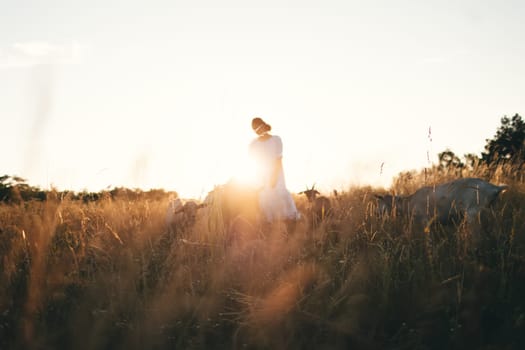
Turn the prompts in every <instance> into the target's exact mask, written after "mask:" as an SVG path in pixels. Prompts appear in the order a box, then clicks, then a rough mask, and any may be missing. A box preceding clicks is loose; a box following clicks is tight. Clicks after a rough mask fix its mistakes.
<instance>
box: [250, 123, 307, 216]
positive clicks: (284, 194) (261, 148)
mask: <svg viewBox="0 0 525 350" xmlns="http://www.w3.org/2000/svg"><path fill="white" fill-rule="evenodd" d="M252 128H253V131H255V133H256V134H257V138H256V139H255V140H253V141H252V142H251V143H250V154H251V156H252V157H253V158H254V159H255V160H256V162H257V166H258V173H257V181H258V186H259V188H260V191H259V205H260V208H261V210H262V212H263V214H264V217H265V219H266V221H267V222H269V223H272V222H276V221H280V220H285V221H292V222H295V220H297V219H298V218H299V214H298V212H297V208H296V207H295V203H294V201H293V198H292V196H291V194H290V192H288V190H287V189H286V182H285V180H284V171H283V163H282V152H283V144H282V141H281V138H280V137H279V136H277V135H270V134H269V132H270V131H271V130H272V127H271V126H270V125H269V124H267V123H266V122H264V120H262V119H261V118H253V120H252Z"/></svg>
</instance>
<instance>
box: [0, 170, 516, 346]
mask: <svg viewBox="0 0 525 350" xmlns="http://www.w3.org/2000/svg"><path fill="white" fill-rule="evenodd" d="M489 170H490V169H481V168H479V169H471V170H470V171H469V172H468V173H454V174H446V173H439V172H437V171H434V170H433V171H427V172H425V171H423V172H417V173H416V172H413V173H411V174H404V175H402V176H399V177H398V178H397V179H396V181H395V182H394V186H393V188H392V189H390V190H392V191H394V192H397V193H408V192H411V191H413V190H415V189H416V188H417V187H419V186H422V185H424V184H429V183H433V182H435V183H439V182H442V181H444V180H446V179H449V178H453V177H457V176H470V175H475V176H483V177H484V178H486V179H488V180H492V181H494V182H505V183H507V184H508V185H509V186H510V190H509V191H508V192H507V193H506V194H505V195H504V196H503V198H502V200H501V201H500V202H499V203H498V204H497V205H496V207H494V208H493V209H492V210H491V211H490V212H489V213H487V214H485V215H484V216H483V217H482V218H481V220H482V222H483V227H484V235H483V240H482V242H481V243H480V244H479V245H476V246H473V245H472V243H471V241H470V240H469V236H468V230H467V228H466V227H464V226H463V225H458V226H457V227H433V228H432V230H431V231H430V232H429V233H424V232H417V231H415V230H414V229H413V228H412V226H411V224H410V222H406V221H404V220H401V219H396V218H389V217H383V218H378V217H376V216H375V215H374V213H375V210H374V209H375V202H374V200H373V194H374V193H376V192H380V191H384V189H376V188H371V187H353V188H349V189H348V190H347V191H344V192H342V193H339V194H338V196H337V197H331V200H332V203H333V212H332V213H331V215H330V216H329V217H328V218H326V219H325V220H324V221H322V222H319V223H317V224H316V225H311V223H310V222H309V221H307V220H305V221H303V222H300V223H298V225H297V227H296V229H295V232H294V233H292V234H291V233H288V234H287V233H285V231H286V230H285V227H283V226H281V227H280V226H276V227H266V226H257V225H256V226H254V225H252V224H251V223H250V222H244V221H242V220H240V221H237V222H235V223H234V225H233V226H232V225H230V226H228V227H224V225H223V220H222V218H221V214H220V210H218V208H213V207H212V208H210V210H208V211H206V213H203V214H201V215H200V216H199V217H198V218H197V222H196V223H195V225H194V226H193V227H186V228H184V229H181V230H177V232H176V233H175V234H169V233H168V231H167V230H166V228H165V227H164V219H165V213H166V207H167V204H168V203H167V201H168V199H167V198H159V199H157V200H126V199H117V200H113V199H111V198H109V197H108V198H104V199H101V200H100V201H97V202H91V203H82V202H79V201H73V200H70V199H68V198H62V199H60V198H54V199H50V200H48V201H46V202H25V203H20V204H18V205H0V257H1V264H2V268H1V271H0V348H2V349H17V348H20V349H22V348H35V349H62V348H63V349H71V348H75V349H168V348H170V349H171V348H177V349H179V348H181V349H202V348H206V349H208V348H227V349H244V348H250V349H348V348H358V349H385V348H388V349H443V348H455V349H464V348H485V349H489V348H490V349H493V348H506V349H519V348H522V347H523V346H524V345H525V301H524V300H525V299H524V298H523V296H524V295H525V294H524V293H525V268H524V259H525V232H524V228H525V215H524V214H525V213H524V212H523V210H524V209H523V208H524V207H525V184H524V182H523V179H522V178H520V177H519V176H515V173H513V172H512V171H508V169H501V170H498V171H499V173H498V172H495V171H489ZM488 175H490V176H492V178H489V177H488ZM496 176H499V178H496ZM301 200H302V199H301V198H299V197H298V198H297V201H298V206H299V207H303V206H304V205H305V203H302V202H301Z"/></svg>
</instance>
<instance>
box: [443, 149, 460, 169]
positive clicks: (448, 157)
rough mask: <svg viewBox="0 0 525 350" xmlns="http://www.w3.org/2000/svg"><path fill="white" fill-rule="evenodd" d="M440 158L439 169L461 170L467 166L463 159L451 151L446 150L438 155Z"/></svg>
mask: <svg viewBox="0 0 525 350" xmlns="http://www.w3.org/2000/svg"><path fill="white" fill-rule="evenodd" d="M438 158H439V169H451V168H455V169H461V168H463V167H464V166H465V165H464V164H463V163H462V162H461V159H459V157H458V156H457V155H456V154H455V153H454V152H452V151H451V150H450V149H448V148H447V149H446V150H444V151H443V152H441V153H439V154H438Z"/></svg>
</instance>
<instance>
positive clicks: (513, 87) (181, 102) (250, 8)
mask: <svg viewBox="0 0 525 350" xmlns="http://www.w3.org/2000/svg"><path fill="white" fill-rule="evenodd" d="M524 18H525V2H524V1H518V0H516V1H510V0H509V1H505V0H499V1H496V0H494V1H479V0H478V1H445V0H440V1H421V0H420V1H415V0H414V1H407V0H404V1H388V0H384V1H349V0H340V1H336V0H322V1H321V0H319V1H307V0H306V1H305V0H301V1H284V0H280V1H273V0H271V1H270V0H265V1H249V0H244V1H231V0H222V1H211V0H201V1H198V0H192V1H176V0H171V1H168V0H165V1H152V0H149V1H130V0H127V1H124V0H123V1H117V0H103V1H102V0H100V1H99V0H90V1H72V0H47V1H38V0H16V1H15V0H0V130H2V132H1V136H0V147H1V150H2V156H1V157H0V175H3V174H8V175H18V176H22V177H24V178H26V179H27V180H28V182H29V183H30V184H32V185H38V186H41V187H42V188H49V187H50V186H54V187H58V188H59V189H71V190H82V189H88V190H94V191H97V190H100V189H104V188H107V187H115V186H125V187H130V188H136V187H139V188H143V189H149V188H165V189H167V190H176V191H178V192H179V193H180V194H181V195H182V196H185V197H194V198H198V197H203V196H205V194H206V193H207V191H209V190H211V189H212V188H213V186H214V185H217V184H221V183H224V182H226V181H227V180H228V179H229V178H230V177H233V176H236V175H239V174H241V173H244V172H245V170H243V169H245V168H246V166H247V165H246V161H247V155H248V150H247V148H248V144H249V142H250V140H251V139H252V138H253V136H254V134H253V132H252V130H251V127H250V121H251V119H252V118H253V117H255V116H259V117H261V118H263V119H264V120H266V121H267V122H268V123H269V124H271V125H272V126H273V132H274V133H275V134H277V135H279V136H281V138H282V139H283V143H284V157H283V162H284V169H285V174H286V180H287V184H288V188H289V189H290V190H291V191H292V192H297V191H301V190H303V189H304V188H305V187H306V186H307V185H312V184H313V183H316V185H317V187H318V188H320V189H321V190H323V191H330V190H331V189H334V188H336V189H345V188H347V186H349V185H352V184H357V185H365V184H370V185H373V186H388V185H389V183H390V181H391V180H392V177H393V176H395V175H396V174H397V173H399V172H400V171H404V170H411V169H420V168H422V167H425V166H429V165H430V163H431V162H436V160H437V153H439V152H441V151H443V150H444V149H445V148H450V149H452V150H453V151H454V152H456V154H458V155H463V154H464V153H475V154H478V155H479V154H480V153H481V152H482V151H483V147H484V145H485V143H486V139H488V138H492V137H493V136H494V134H495V132H496V130H497V128H498V127H499V125H500V119H501V118H502V117H503V116H505V115H507V116H512V115H514V114H515V113H519V114H520V115H522V116H524V115H525V88H524V82H525V63H524V62H525V40H524V33H525V21H524V20H523V19H524ZM429 128H430V130H431V135H430V137H429ZM428 155H430V156H428ZM429 157H430V159H429ZM383 163H384V165H383V167H382V171H381V164H383Z"/></svg>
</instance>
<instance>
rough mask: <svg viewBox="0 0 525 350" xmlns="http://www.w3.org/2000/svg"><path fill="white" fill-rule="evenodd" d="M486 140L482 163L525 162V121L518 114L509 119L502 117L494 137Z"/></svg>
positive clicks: (521, 163)
mask: <svg viewBox="0 0 525 350" xmlns="http://www.w3.org/2000/svg"><path fill="white" fill-rule="evenodd" d="M486 141H487V144H486V146H485V152H482V153H481V159H482V161H483V162H484V163H486V164H488V165H493V164H513V165H518V166H521V165H523V163H524V162H525V143H524V142H525V122H524V121H523V119H522V118H521V116H520V115H519V114H516V115H514V116H513V117H512V118H510V119H509V118H508V117H506V116H505V117H503V118H502V119H501V126H500V127H499V129H498V130H497V132H496V135H495V136H494V138H493V139H492V140H489V139H487V140H486Z"/></svg>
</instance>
